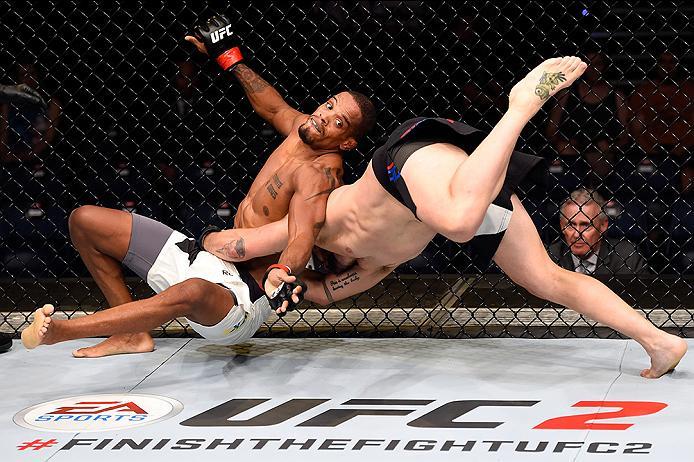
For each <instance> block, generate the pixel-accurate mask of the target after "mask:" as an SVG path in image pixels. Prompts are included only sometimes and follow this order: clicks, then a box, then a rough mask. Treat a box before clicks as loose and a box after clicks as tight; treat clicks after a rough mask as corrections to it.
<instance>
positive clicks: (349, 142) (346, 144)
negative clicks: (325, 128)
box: [340, 137, 357, 151]
mask: <svg viewBox="0 0 694 462" xmlns="http://www.w3.org/2000/svg"><path fill="white" fill-rule="evenodd" d="M356 147H357V141H356V140H355V139H354V138H351V137H350V138H347V139H346V140H344V141H343V142H342V143H340V150H341V151H351V150H352V149H354V148H356Z"/></svg>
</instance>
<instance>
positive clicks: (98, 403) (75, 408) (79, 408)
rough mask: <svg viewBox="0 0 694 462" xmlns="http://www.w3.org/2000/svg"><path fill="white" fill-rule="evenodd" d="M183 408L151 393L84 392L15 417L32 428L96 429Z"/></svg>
mask: <svg viewBox="0 0 694 462" xmlns="http://www.w3.org/2000/svg"><path fill="white" fill-rule="evenodd" d="M181 410H183V404H181V403H180V402H179V401H176V400H175V399H171V398H167V397H164V396H154V395H131V394H122V395H87V396H75V397H71V398H62V399H57V400H55V401H48V402H46V403H42V404H37V405H36V406H32V407H30V408H27V409H24V410H22V411H20V412H18V413H17V414H15V416H14V422H15V423H16V424H17V425H20V426H22V427H26V428H31V429H34V430H48V431H56V432H70V433H74V432H99V431H108V430H120V429H124V428H133V427H141V426H143V425H149V424H151V423H154V422H159V421H161V420H165V419H168V418H170V417H173V416H175V415H176V414H178V413H179V412H181Z"/></svg>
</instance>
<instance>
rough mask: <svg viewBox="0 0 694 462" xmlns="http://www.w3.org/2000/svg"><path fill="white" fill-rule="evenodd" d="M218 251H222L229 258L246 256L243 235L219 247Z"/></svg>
mask: <svg viewBox="0 0 694 462" xmlns="http://www.w3.org/2000/svg"><path fill="white" fill-rule="evenodd" d="M217 253H221V254H223V255H224V256H225V257H227V258H229V259H238V258H244V257H245V256H246V242H245V241H244V240H243V238H242V237H241V238H239V239H234V240H233V241H229V242H227V243H226V244H224V245H223V246H222V248H221V249H217Z"/></svg>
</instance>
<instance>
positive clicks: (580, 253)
mask: <svg viewBox="0 0 694 462" xmlns="http://www.w3.org/2000/svg"><path fill="white" fill-rule="evenodd" d="M604 206H605V199H604V198H603V197H602V196H601V195H600V193H598V192H597V191H593V190H590V189H584V188H581V189H577V190H576V191H574V192H572V193H571V196H569V197H568V198H567V199H566V200H565V201H564V203H563V204H562V205H561V207H560V216H559V224H560V226H561V230H562V235H563V239H559V240H557V241H556V242H554V243H552V245H550V246H549V254H550V256H551V257H552V259H553V260H554V261H555V262H556V263H557V264H558V265H559V266H561V267H562V268H564V269H568V270H570V271H576V272H577V273H583V274H588V275H596V276H597V275H630V274H631V275H633V274H647V273H648V267H647V266H646V261H645V260H644V258H643V257H642V256H641V255H640V254H639V253H638V250H636V247H635V246H634V245H633V244H632V243H631V242H629V241H626V240H622V241H619V240H614V239H609V238H606V237H605V233H606V232H607V226H608V218H607V215H606V214H605V211H604Z"/></svg>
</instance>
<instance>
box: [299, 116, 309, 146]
mask: <svg viewBox="0 0 694 462" xmlns="http://www.w3.org/2000/svg"><path fill="white" fill-rule="evenodd" d="M310 129H311V128H310V127H309V126H308V122H306V123H304V124H302V125H299V128H297V129H296V132H297V133H298V135H299V138H300V139H301V141H303V142H304V144H308V145H309V146H310V145H311V139H310V138H309V135H308V131H309V130H310Z"/></svg>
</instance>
